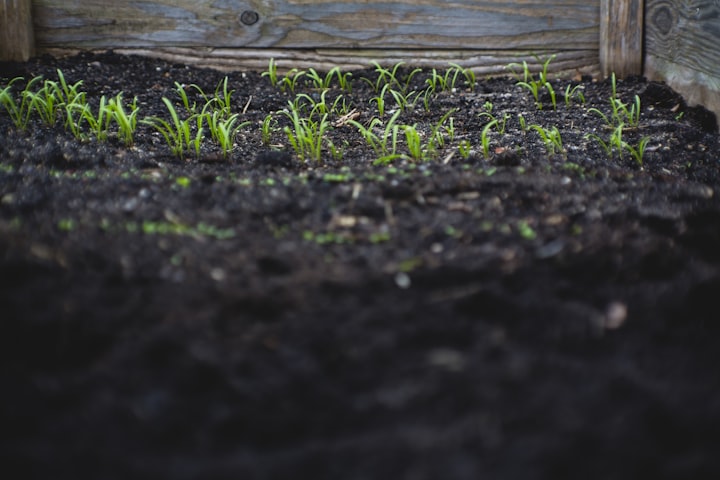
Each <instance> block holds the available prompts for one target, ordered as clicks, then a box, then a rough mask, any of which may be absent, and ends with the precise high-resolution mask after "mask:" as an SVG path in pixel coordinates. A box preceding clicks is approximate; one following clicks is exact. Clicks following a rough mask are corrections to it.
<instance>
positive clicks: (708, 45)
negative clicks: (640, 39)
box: [645, 0, 720, 116]
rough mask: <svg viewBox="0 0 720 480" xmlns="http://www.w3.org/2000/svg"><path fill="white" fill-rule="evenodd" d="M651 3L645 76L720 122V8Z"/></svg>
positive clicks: (695, 2) (703, 1) (668, 0)
mask: <svg viewBox="0 0 720 480" xmlns="http://www.w3.org/2000/svg"><path fill="white" fill-rule="evenodd" d="M645 1H646V21H645V25H646V33H645V47H646V55H645V75H646V76H647V77H648V78H650V79H653V80H663V81H665V82H666V83H667V84H668V85H670V86H671V87H673V88H674V89H676V90H677V91H678V92H680V93H682V94H683V95H684V96H685V97H686V99H687V101H688V103H690V104H700V105H704V106H705V107H707V108H708V109H710V110H712V111H714V112H715V113H716V115H718V116H720V21H719V20H718V19H720V3H719V2H718V1H717V0H715V1H713V0H691V1H688V0H645Z"/></svg>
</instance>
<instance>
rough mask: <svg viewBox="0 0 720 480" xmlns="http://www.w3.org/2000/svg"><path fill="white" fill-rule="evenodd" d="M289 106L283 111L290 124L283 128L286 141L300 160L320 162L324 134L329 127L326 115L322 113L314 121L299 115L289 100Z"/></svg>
mask: <svg viewBox="0 0 720 480" xmlns="http://www.w3.org/2000/svg"><path fill="white" fill-rule="evenodd" d="M289 106H290V109H289V110H285V111H283V113H284V114H285V115H286V116H287V117H288V118H289V119H290V121H291V125H290V126H286V127H285V128H284V129H283V131H284V132H285V135H287V138H288V141H289V142H290V144H291V145H292V147H293V150H295V153H296V154H297V156H298V158H299V159H300V160H302V161H306V160H313V161H315V162H320V161H321V160H322V147H323V141H324V140H325V134H326V132H327V131H328V130H330V128H331V125H330V122H329V121H328V115H327V114H324V115H323V116H322V118H320V120H317V121H316V120H312V119H311V118H308V117H300V115H299V114H298V111H297V110H296V109H294V108H293V107H292V103H291V102H290V103H289Z"/></svg>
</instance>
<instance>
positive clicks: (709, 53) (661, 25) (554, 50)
mask: <svg viewBox="0 0 720 480" xmlns="http://www.w3.org/2000/svg"><path fill="white" fill-rule="evenodd" d="M719 19H720V3H719V2H718V1H717V0H706V1H697V0H590V1H588V0H557V1H551V2H548V1H545V0H514V1H507V2H504V3H500V2H489V1H480V0H451V1H449V2H448V1H440V0H401V1H394V2H386V1H373V0H363V1H359V0H214V1H209V0H172V1H171V0H147V1H144V2H118V1H116V0H76V1H72V2H68V1H66V0H0V30H1V31H0V60H3V59H4V60H25V59H27V58H28V57H29V56H30V55H32V54H33V53H51V54H67V53H72V52H75V51H77V50H81V49H88V50H104V49H114V50H115V51H117V52H119V53H127V54H140V55H148V56H154V57H159V58H164V59H166V60H170V61H174V62H181V63H187V64H200V65H203V66H206V67H211V68H217V69H222V70H229V69H238V68H245V69H265V68H266V67H267V63H268V60H269V59H270V58H274V59H275V60H276V62H277V64H278V65H279V67H280V68H281V69H282V68H291V67H298V68H307V67H309V66H313V67H314V68H316V69H328V68H330V67H332V66H336V65H337V66H341V67H343V68H363V67H367V66H368V65H369V63H370V62H371V61H372V60H377V61H380V62H381V63H386V64H392V63H396V62H398V61H401V60H403V61H406V62H408V63H412V64H417V65H423V66H433V67H435V66H437V67H445V66H447V64H448V63H449V62H454V63H457V64H460V65H462V66H464V67H471V68H473V69H474V70H475V71H476V72H477V73H478V74H500V73H504V71H505V70H504V67H505V66H506V65H507V64H508V63H511V62H517V61H521V60H532V59H533V57H534V56H535V55H537V56H540V57H544V58H546V57H547V56H548V55H551V54H554V55H556V56H557V57H556V59H555V60H554V61H553V63H552V68H553V71H554V72H555V73H558V72H564V73H568V72H573V73H574V72H579V73H587V74H592V75H598V76H599V75H602V76H607V75H609V73H610V72H615V73H616V74H617V75H618V76H619V77H625V76H628V75H635V74H644V75H646V76H648V77H649V78H650V79H655V80H664V81H666V82H668V83H669V84H670V85H671V86H673V87H674V88H676V89H678V90H679V91H680V92H681V93H683V94H684V95H686V97H687V98H688V99H689V100H690V101H691V102H693V103H702V104H705V105H706V106H707V107H709V108H711V109H712V110H714V111H715V112H716V113H718V114H720V20H719ZM531 64H532V62H531Z"/></svg>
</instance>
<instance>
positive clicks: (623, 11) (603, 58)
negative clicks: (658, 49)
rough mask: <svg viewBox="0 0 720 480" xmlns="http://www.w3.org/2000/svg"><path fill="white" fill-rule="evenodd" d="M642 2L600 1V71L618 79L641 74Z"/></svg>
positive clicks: (633, 0)
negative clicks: (613, 75) (613, 74)
mask: <svg viewBox="0 0 720 480" xmlns="http://www.w3.org/2000/svg"><path fill="white" fill-rule="evenodd" d="M644 4H645V2H644V1H643V0H600V70H601V71H602V74H603V76H605V77H607V76H609V75H610V74H611V73H613V72H615V75H617V76H618V77H619V78H623V77H627V76H629V75H642V73H643V51H642V47H643V19H644V9H645V5H644Z"/></svg>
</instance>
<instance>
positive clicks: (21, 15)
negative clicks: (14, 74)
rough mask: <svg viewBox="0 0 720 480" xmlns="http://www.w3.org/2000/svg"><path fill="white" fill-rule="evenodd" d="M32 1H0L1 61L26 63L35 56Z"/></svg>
mask: <svg viewBox="0 0 720 480" xmlns="http://www.w3.org/2000/svg"><path fill="white" fill-rule="evenodd" d="M31 3H32V2H31V1H30V0H0V60H17V61H21V62H24V61H26V60H27V59H29V58H30V57H31V56H32V55H33V50H34V48H35V39H34V35H33V25H32V14H31Z"/></svg>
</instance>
